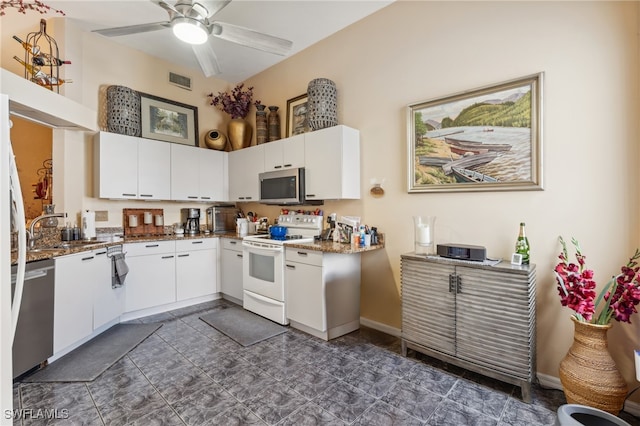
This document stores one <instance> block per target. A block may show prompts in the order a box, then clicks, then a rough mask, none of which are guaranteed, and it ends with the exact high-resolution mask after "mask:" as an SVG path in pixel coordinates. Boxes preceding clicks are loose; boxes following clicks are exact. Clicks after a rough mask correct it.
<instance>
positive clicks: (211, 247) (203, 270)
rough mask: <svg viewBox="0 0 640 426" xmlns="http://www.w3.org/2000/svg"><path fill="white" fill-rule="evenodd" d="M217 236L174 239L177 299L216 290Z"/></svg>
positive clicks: (197, 295)
mask: <svg viewBox="0 0 640 426" xmlns="http://www.w3.org/2000/svg"><path fill="white" fill-rule="evenodd" d="M217 247H218V239H217V238H203V239H188V240H182V241H176V298H177V300H178V301H181V300H187V299H192V298H194V297H201V296H207V295H210V294H214V293H217V292H218V289H217V282H216V281H217V279H216V278H217V267H216V263H217V260H216V250H217Z"/></svg>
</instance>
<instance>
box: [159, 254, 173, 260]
mask: <svg viewBox="0 0 640 426" xmlns="http://www.w3.org/2000/svg"><path fill="white" fill-rule="evenodd" d="M160 259H173V255H172V254H171V255H169V256H162V257H161V258H160Z"/></svg>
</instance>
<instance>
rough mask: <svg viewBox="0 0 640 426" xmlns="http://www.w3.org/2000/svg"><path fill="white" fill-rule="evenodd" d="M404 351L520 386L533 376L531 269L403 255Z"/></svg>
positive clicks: (527, 394)
mask: <svg viewBox="0 0 640 426" xmlns="http://www.w3.org/2000/svg"><path fill="white" fill-rule="evenodd" d="M401 280H402V352H403V354H404V355H405V356H406V354H407V349H408V348H410V349H414V350H416V351H418V352H422V353H425V354H427V355H429V356H432V357H434V358H438V359H440V360H443V361H445V362H449V363H451V364H455V365H458V366H460V367H463V368H465V369H468V370H472V371H475V372H477V373H480V374H483V375H486V376H488V377H492V378H495V379H498V380H501V381H504V382H507V383H512V384H515V385H517V386H520V388H521V389H522V399H523V400H524V401H525V402H530V401H531V383H532V381H533V379H534V376H535V352H536V351H535V329H536V314H535V292H536V288H535V287H536V276H535V265H528V266H514V265H511V264H510V263H509V262H508V261H502V262H500V263H499V264H497V265H495V266H487V265H482V264H481V263H478V264H477V265H476V264H473V263H472V262H460V261H456V260H451V259H445V258H438V257H435V256H433V257H431V256H430V257H425V256H417V255H414V254H406V255H402V262H401Z"/></svg>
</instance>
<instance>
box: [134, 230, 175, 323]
mask: <svg viewBox="0 0 640 426" xmlns="http://www.w3.org/2000/svg"><path fill="white" fill-rule="evenodd" d="M124 251H125V253H127V257H126V262H127V266H128V267H129V273H128V274H127V278H126V280H125V285H124V288H125V312H133V311H137V310H140V309H146V308H151V307H156V306H161V305H165V304H167V303H173V302H175V301H176V262H175V257H176V245H175V241H158V242H150V243H133V244H125V245H124Z"/></svg>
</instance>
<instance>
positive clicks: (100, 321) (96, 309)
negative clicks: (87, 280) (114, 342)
mask: <svg viewBox="0 0 640 426" xmlns="http://www.w3.org/2000/svg"><path fill="white" fill-rule="evenodd" d="M93 255H94V257H95V268H94V270H95V276H94V277H93V329H94V330H96V329H98V328H100V327H102V326H104V325H106V324H109V323H110V322H112V321H114V320H116V319H119V318H120V315H121V314H122V312H124V287H117V288H112V287H111V262H112V260H111V258H110V257H108V256H107V249H106V248H101V249H96V250H94V251H93Z"/></svg>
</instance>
